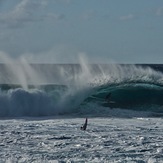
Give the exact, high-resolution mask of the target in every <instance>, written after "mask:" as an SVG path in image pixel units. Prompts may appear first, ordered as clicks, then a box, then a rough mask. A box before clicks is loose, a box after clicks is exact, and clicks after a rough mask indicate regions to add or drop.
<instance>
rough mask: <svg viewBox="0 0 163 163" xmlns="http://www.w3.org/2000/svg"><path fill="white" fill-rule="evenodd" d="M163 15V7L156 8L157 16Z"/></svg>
mask: <svg viewBox="0 0 163 163" xmlns="http://www.w3.org/2000/svg"><path fill="white" fill-rule="evenodd" d="M161 15H163V7H159V8H158V9H157V10H156V16H161Z"/></svg>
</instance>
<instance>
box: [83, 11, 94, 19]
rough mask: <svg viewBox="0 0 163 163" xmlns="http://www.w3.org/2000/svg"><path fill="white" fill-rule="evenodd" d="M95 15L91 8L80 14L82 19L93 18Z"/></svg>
mask: <svg viewBox="0 0 163 163" xmlns="http://www.w3.org/2000/svg"><path fill="white" fill-rule="evenodd" d="M95 17H97V12H96V11H93V10H91V11H87V12H85V13H83V15H82V18H83V19H84V20H91V19H93V18H95Z"/></svg>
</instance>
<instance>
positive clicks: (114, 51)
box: [0, 0, 163, 63]
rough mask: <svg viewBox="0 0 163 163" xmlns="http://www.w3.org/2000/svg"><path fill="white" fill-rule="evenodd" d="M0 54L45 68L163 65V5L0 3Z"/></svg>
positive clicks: (69, 0) (134, 1)
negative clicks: (80, 61) (84, 60)
mask: <svg viewBox="0 0 163 163" xmlns="http://www.w3.org/2000/svg"><path fill="white" fill-rule="evenodd" d="M0 51H1V52H0V53H6V54H8V55H9V56H11V57H12V58H20V57H22V56H23V57H25V58H27V59H28V60H29V61H30V62H43V63H45V62H46V63H47V62H49V63H72V62H73V63H75V62H78V58H79V56H85V57H86V58H87V59H88V60H89V61H90V62H94V63H101V62H103V63H108V62H118V63H163V0H0Z"/></svg>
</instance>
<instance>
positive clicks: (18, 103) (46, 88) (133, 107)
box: [0, 62, 163, 163]
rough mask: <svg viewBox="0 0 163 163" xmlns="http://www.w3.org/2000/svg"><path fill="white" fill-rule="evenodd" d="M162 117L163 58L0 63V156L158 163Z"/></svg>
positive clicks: (6, 159) (162, 149) (1, 158)
mask: <svg viewBox="0 0 163 163" xmlns="http://www.w3.org/2000/svg"><path fill="white" fill-rule="evenodd" d="M108 95H109V96H108ZM86 117H87V118H88V129H87V130H86V131H81V130H80V126H81V125H82V124H83V123H84V119H85V118H86ZM162 117H163V65H154V64H148V65H146V64H142V65H133V64H86V63H85V62H81V63H80V64H69V65H68V64H28V63H26V62H21V63H18V64H15V63H8V64H0V128H1V130H0V140H1V141H0V162H149V163H154V162H163V143H162V140H163V136H162V135H163V120H162Z"/></svg>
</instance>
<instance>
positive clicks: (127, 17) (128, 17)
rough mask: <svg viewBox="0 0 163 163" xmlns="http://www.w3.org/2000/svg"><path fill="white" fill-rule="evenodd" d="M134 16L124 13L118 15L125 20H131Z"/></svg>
mask: <svg viewBox="0 0 163 163" xmlns="http://www.w3.org/2000/svg"><path fill="white" fill-rule="evenodd" d="M134 18H135V16H134V15H133V14H129V15H125V16H120V20H122V21H126V20H132V19H134Z"/></svg>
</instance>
